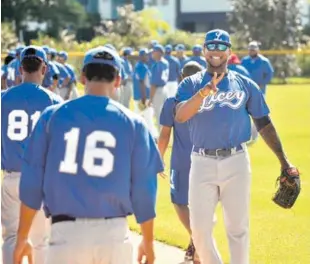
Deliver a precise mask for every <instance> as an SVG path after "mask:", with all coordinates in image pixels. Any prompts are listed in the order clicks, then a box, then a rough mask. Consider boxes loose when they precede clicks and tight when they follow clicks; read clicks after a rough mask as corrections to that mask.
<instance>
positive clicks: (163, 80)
mask: <svg viewBox="0 0 310 264" xmlns="http://www.w3.org/2000/svg"><path fill="white" fill-rule="evenodd" d="M168 78H169V62H168V61H166V60H165V59H164V58H162V59H161V60H160V61H156V62H155V63H154V64H153V66H152V68H151V85H155V86H156V87H163V86H165V85H166V84H167V82H168Z"/></svg>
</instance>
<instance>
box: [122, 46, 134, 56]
mask: <svg viewBox="0 0 310 264" xmlns="http://www.w3.org/2000/svg"><path fill="white" fill-rule="evenodd" d="M122 51H123V55H124V56H127V55H131V53H132V52H133V48H131V47H125V48H123V50H122Z"/></svg>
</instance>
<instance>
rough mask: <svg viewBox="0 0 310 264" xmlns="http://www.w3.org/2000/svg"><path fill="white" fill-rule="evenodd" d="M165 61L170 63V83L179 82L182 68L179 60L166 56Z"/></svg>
mask: <svg viewBox="0 0 310 264" xmlns="http://www.w3.org/2000/svg"><path fill="white" fill-rule="evenodd" d="M165 59H166V60H167V61H168V63H169V77H168V81H169V82H176V81H178V80H179V76H180V72H181V66H180V62H179V60H178V59H177V58H176V57H174V56H171V55H166V56H165Z"/></svg>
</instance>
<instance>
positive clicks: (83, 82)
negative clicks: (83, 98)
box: [80, 71, 86, 85]
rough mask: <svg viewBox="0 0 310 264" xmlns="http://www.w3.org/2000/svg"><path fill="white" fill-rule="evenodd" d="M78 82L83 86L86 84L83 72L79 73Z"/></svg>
mask: <svg viewBox="0 0 310 264" xmlns="http://www.w3.org/2000/svg"><path fill="white" fill-rule="evenodd" d="M80 82H81V84H83V85H85V84H86V76H85V73H84V72H83V71H82V72H81V75H80Z"/></svg>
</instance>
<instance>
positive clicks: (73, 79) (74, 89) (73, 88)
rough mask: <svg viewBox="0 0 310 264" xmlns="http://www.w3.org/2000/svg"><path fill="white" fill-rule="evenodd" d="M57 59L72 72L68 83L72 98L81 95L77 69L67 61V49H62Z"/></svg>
mask: <svg viewBox="0 0 310 264" xmlns="http://www.w3.org/2000/svg"><path fill="white" fill-rule="evenodd" d="M56 60H57V61H58V62H59V63H61V64H62V65H63V66H65V67H66V69H67V71H68V72H69V74H70V81H69V83H68V90H69V91H70V90H71V95H70V98H71V99H75V98H78V97H79V92H78V89H77V81H76V75H75V71H74V67H73V66H72V65H71V64H69V63H67V60H68V53H67V52H65V51H63V50H62V51H60V52H58V53H57V58H56Z"/></svg>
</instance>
